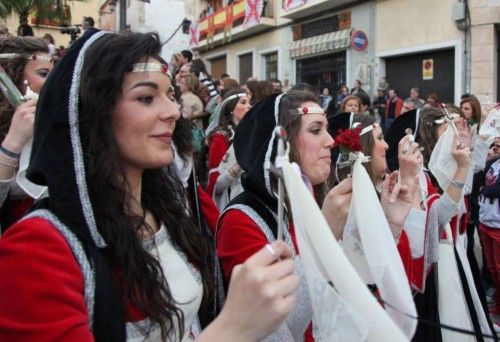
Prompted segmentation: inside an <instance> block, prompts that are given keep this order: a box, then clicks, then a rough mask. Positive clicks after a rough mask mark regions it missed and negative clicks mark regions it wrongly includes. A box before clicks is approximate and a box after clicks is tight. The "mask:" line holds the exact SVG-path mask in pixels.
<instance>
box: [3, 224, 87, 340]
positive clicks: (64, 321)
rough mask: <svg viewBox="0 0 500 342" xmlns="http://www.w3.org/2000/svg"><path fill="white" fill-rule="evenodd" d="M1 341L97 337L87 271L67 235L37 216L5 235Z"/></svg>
mask: <svg viewBox="0 0 500 342" xmlns="http://www.w3.org/2000/svg"><path fill="white" fill-rule="evenodd" d="M0 279H1V281H0V341H93V340H94V338H93V336H92V333H91V331H90V329H89V325H88V319H89V317H88V315H87V309H86V306H85V300H84V296H83V293H84V287H83V286H84V285H83V275H82V272H81V270H80V267H79V265H78V263H77V261H76V260H75V257H74V256H73V253H72V251H71V249H70V247H69V245H68V244H67V242H66V240H65V239H64V237H63V236H62V235H61V234H60V233H59V231H57V230H56V229H55V228H54V227H53V226H52V225H51V224H50V223H49V222H48V221H46V220H43V219H40V218H33V219H27V220H23V221H21V222H19V223H17V224H15V225H14V226H12V227H11V228H10V229H9V230H7V232H6V233H5V235H3V236H2V237H1V238H0Z"/></svg>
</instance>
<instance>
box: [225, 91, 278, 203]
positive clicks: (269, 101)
mask: <svg viewBox="0 0 500 342" xmlns="http://www.w3.org/2000/svg"><path fill="white" fill-rule="evenodd" d="M283 96H286V95H271V96H269V97H266V98H265V99H263V100H261V101H259V102H257V103H256V104H255V105H254V106H253V107H252V108H251V109H250V110H249V111H248V113H246V114H245V116H244V117H243V119H242V120H241V122H240V123H239V124H238V127H237V129H236V134H235V136H234V140H233V144H234V152H235V155H236V160H237V161H238V164H239V165H240V166H241V168H242V169H243V170H244V171H245V173H244V175H243V176H242V180H241V183H242V185H243V188H244V189H245V190H246V191H250V192H251V193H252V194H254V195H255V196H257V197H258V198H259V199H260V200H261V201H262V202H264V203H265V204H266V205H267V206H268V207H270V208H271V209H272V210H273V211H274V210H276V208H277V199H276V196H275V195H274V193H273V191H272V188H271V174H270V172H269V170H268V166H269V165H270V163H271V161H274V159H275V157H276V150H277V139H276V138H275V134H274V133H273V132H274V129H275V127H276V126H277V125H278V122H279V111H280V110H279V109H280V101H281V98H282V97H283Z"/></svg>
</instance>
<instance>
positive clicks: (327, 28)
mask: <svg viewBox="0 0 500 342" xmlns="http://www.w3.org/2000/svg"><path fill="white" fill-rule="evenodd" d="M338 30H339V17H338V16H337V15H335V16H333V17H329V18H325V19H320V20H316V21H313V22H310V23H307V24H304V25H302V37H301V38H300V39H304V38H309V37H314V36H319V35H322V34H325V33H329V32H333V31H338Z"/></svg>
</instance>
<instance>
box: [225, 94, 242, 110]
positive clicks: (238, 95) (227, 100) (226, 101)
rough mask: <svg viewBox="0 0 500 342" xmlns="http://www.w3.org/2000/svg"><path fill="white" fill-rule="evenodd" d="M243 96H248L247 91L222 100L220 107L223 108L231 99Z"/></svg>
mask: <svg viewBox="0 0 500 342" xmlns="http://www.w3.org/2000/svg"><path fill="white" fill-rule="evenodd" d="M243 96H247V93H244V92H243V93H238V94H233V95H231V96H229V97H228V98H227V99H225V100H224V101H222V103H221V105H220V107H221V108H222V107H224V105H225V104H226V103H228V102H229V101H231V100H234V99H235V98H237V97H243Z"/></svg>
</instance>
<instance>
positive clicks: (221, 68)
mask: <svg viewBox="0 0 500 342" xmlns="http://www.w3.org/2000/svg"><path fill="white" fill-rule="evenodd" d="M224 73H226V56H221V57H216V58H213V59H210V74H211V76H212V79H214V80H218V79H219V78H220V77H221V76H222V74H224Z"/></svg>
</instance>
